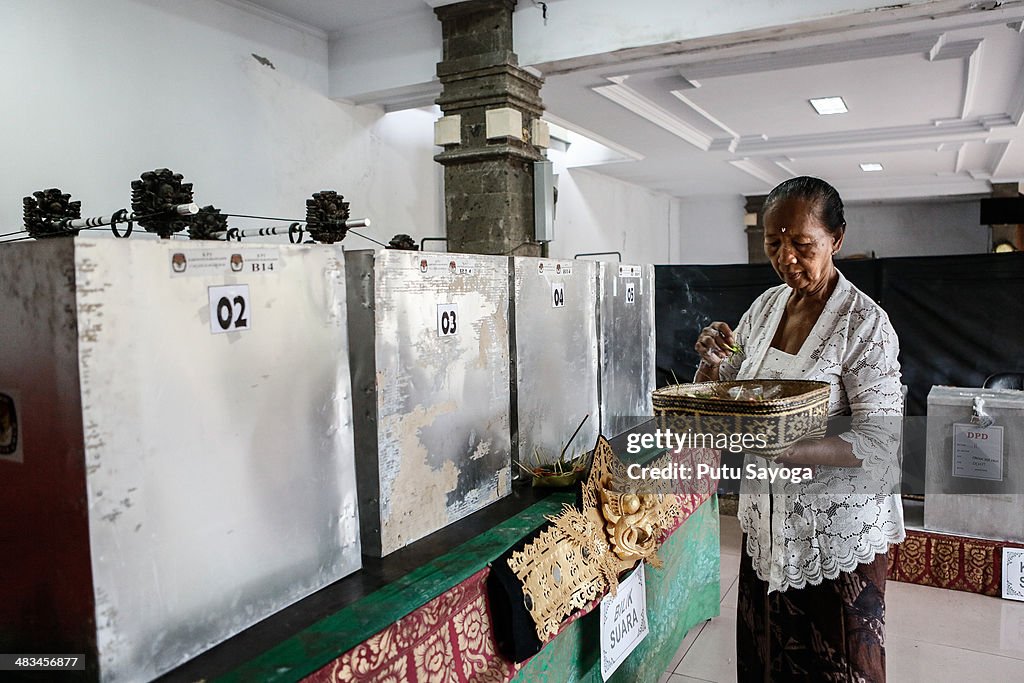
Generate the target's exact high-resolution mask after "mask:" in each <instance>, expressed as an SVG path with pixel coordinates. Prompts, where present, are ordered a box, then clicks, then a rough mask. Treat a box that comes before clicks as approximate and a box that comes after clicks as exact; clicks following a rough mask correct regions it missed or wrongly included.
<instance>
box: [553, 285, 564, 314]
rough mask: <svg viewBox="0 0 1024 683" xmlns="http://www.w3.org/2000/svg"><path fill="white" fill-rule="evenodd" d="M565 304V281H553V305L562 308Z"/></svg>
mask: <svg viewBox="0 0 1024 683" xmlns="http://www.w3.org/2000/svg"><path fill="white" fill-rule="evenodd" d="M563 306H565V283H563V282H552V283H551V307H552V308H561V307H563Z"/></svg>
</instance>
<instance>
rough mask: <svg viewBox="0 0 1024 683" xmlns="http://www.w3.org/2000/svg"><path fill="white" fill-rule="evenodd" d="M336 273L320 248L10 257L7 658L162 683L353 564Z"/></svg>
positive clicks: (101, 242) (1, 518) (333, 253)
mask: <svg viewBox="0 0 1024 683" xmlns="http://www.w3.org/2000/svg"><path fill="white" fill-rule="evenodd" d="M344 274H345V264H344V259H343V257H342V251H341V249H340V248H334V247H327V246H320V245H316V246H313V245H311V246H286V245H274V246H261V247H249V246H248V245H246V246H244V247H242V246H239V245H223V244H216V245H214V244H210V243H205V242H204V243H195V242H193V243H189V242H182V241H155V240H138V241H136V240H131V241H129V240H124V241H122V240H112V239H83V238H75V239H70V238H67V239H54V240H46V241H41V242H35V243H21V244H15V245H5V246H4V247H3V248H0V348H2V349H3V359H2V363H0V403H2V404H3V410H2V411H0V412H2V413H3V416H4V418H3V420H0V421H2V422H4V429H3V431H4V434H3V437H2V439H0V440H2V442H3V443H4V445H5V447H4V448H3V452H2V453H0V466H4V467H3V469H4V479H5V485H4V488H3V493H2V494H0V512H2V514H0V529H2V532H0V533H2V536H3V539H4V546H5V549H6V552H5V555H6V560H5V564H6V580H5V586H6V589H5V590H4V599H3V600H2V601H0V602H2V606H0V629H2V632H0V638H2V639H3V643H2V644H3V646H4V651H6V652H36V651H38V646H39V645H40V644H43V643H45V644H48V645H49V646H50V647H51V648H54V647H56V648H61V649H62V651H66V652H82V651H86V652H89V651H91V650H93V648H95V651H96V652H97V653H98V657H99V671H98V672H96V671H93V673H92V675H91V676H90V678H93V677H99V678H101V679H102V680H105V681H138V680H149V679H152V678H154V677H156V676H158V675H160V674H161V673H163V672H166V671H168V670H170V669H172V668H173V667H175V666H177V665H179V664H181V663H183V662H184V661H186V660H188V659H190V658H191V657H194V656H195V655H196V654H198V653H199V652H202V651H203V650H206V649H207V648H209V647H211V646H212V645H214V644H216V643H218V642H220V641H222V640H224V639H226V638H228V637H230V636H232V635H234V634H236V633H238V632H239V631H241V630H243V629H245V628H247V627H248V626H250V625H252V624H254V623H256V622H257V621H260V620H261V619H263V618H265V617H266V616H268V615H270V614H271V613H273V612H275V611H277V610H279V609H281V608H283V607H285V606H287V605H289V604H291V603H293V602H295V601H296V600H298V599H300V598H302V597H304V596H306V595H308V594H310V593H312V592H314V591H316V590H318V589H320V588H322V587H324V586H326V585H327V584H329V583H332V582H334V581H336V580H337V579H339V578H341V577H343V576H345V575H347V574H349V573H351V572H353V571H355V570H357V569H358V568H359V567H360V566H361V558H360V545H359V536H358V522H357V518H356V515H357V510H356V492H355V474H354V465H353V444H352V428H351V403H350V394H351V392H350V380H349V369H348V355H347V353H346V352H345V350H346V347H347V344H348V337H347V329H346V310H345V286H344V285H345V283H344ZM12 434H13V436H12ZM2 461H7V462H2ZM41 494H42V495H41ZM88 659H91V657H89V658H88ZM92 665H93V666H94V663H93V664H92Z"/></svg>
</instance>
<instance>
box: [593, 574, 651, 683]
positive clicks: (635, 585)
mask: <svg viewBox="0 0 1024 683" xmlns="http://www.w3.org/2000/svg"><path fill="white" fill-rule="evenodd" d="M647 632H648V627H647V581H646V579H645V577H644V563H643V562H641V563H640V566H639V567H637V568H636V570H634V571H633V573H632V574H630V575H629V577H628V578H627V579H626V580H625V581H623V582H622V583H620V584H619V590H618V594H617V595H614V596H613V595H611V594H610V593H609V594H608V595H606V596H605V597H604V599H603V600H601V678H602V679H603V680H606V681H607V680H608V678H609V677H610V676H611V675H612V674H613V673H615V670H616V669H617V668H619V665H620V664H622V662H624V661H625V660H626V657H628V656H629V654H630V653H631V652H632V651H633V650H635V649H636V646H637V645H639V644H640V642H641V641H642V640H643V639H644V638H646V637H647Z"/></svg>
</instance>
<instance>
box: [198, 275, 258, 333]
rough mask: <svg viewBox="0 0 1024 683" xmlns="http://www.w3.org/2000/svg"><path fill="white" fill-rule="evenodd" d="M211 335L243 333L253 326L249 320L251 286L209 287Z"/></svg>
mask: <svg viewBox="0 0 1024 683" xmlns="http://www.w3.org/2000/svg"><path fill="white" fill-rule="evenodd" d="M207 291H208V292H209V293H210V333H211V334H223V333H225V332H241V331H243V330H248V329H249V328H250V327H251V326H252V321H251V320H250V319H249V316H250V313H249V311H250V310H251V307H250V306H249V285H223V286H221V287H209V288H207Z"/></svg>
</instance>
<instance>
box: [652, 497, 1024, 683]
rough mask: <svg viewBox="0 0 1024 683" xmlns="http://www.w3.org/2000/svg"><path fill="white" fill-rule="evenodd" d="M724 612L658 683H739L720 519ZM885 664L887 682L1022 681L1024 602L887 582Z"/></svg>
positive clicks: (729, 555)
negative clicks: (736, 681) (737, 680)
mask: <svg viewBox="0 0 1024 683" xmlns="http://www.w3.org/2000/svg"><path fill="white" fill-rule="evenodd" d="M721 521H722V615H721V616H719V617H715V618H714V619H711V620H709V621H706V622H704V623H703V624H698V625H697V626H695V627H694V628H692V629H690V632H689V633H687V634H686V638H685V640H683V643H682V645H680V646H679V650H678V651H677V652H676V654H675V657H674V658H673V660H672V664H671V666H670V667H669V670H668V671H666V672H665V675H664V676H662V678H661V681H662V683H686V682H687V681H689V682H691V683H692V682H694V681H698V682H700V681H704V682H707V681H712V682H714V683H727V682H728V683H732V682H733V681H735V680H736V577H737V574H738V572H739V562H740V559H739V558H740V555H739V553H740V529H739V524H737V522H736V518H735V517H726V516H723V517H722V519H721ZM885 596H886V649H885V653H886V666H887V669H888V671H887V675H888V680H889V681H890V682H891V683H917V682H918V681H921V682H925V681H927V682H929V683H932V682H936V683H938V682H942V681H972V680H975V681H1000V682H1012V681H1018V682H1021V683H1024V602H1012V601H1009V600H1000V599H999V598H990V597H986V596H983V595H975V594H973V593H962V592H959V591H948V590H942V589H940V588H928V587H926V586H917V585H913V584H909V583H899V582H896V581H889V582H888V584H887V585H886V588H885Z"/></svg>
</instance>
